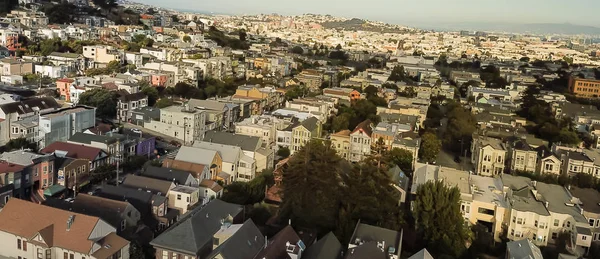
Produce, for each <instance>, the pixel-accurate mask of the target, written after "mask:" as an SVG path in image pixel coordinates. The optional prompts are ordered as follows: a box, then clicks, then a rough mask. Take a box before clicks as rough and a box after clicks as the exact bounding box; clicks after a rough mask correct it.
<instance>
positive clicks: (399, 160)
mask: <svg viewBox="0 0 600 259" xmlns="http://www.w3.org/2000/svg"><path fill="white" fill-rule="evenodd" d="M384 159H385V161H386V162H387V163H388V164H389V166H390V167H393V166H394V165H397V166H398V167H400V169H402V171H403V172H405V173H407V172H411V171H412V167H413V164H412V163H413V154H412V153H411V152H410V151H408V150H406V149H401V148H393V149H392V150H390V151H388V152H387V153H385V154H384Z"/></svg>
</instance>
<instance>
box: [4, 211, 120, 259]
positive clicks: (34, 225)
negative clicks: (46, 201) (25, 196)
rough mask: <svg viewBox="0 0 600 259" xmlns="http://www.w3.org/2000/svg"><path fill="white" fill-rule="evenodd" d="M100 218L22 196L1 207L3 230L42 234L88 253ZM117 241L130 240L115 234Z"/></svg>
mask: <svg viewBox="0 0 600 259" xmlns="http://www.w3.org/2000/svg"><path fill="white" fill-rule="evenodd" d="M40 215H43V216H40ZM70 217H73V221H72V222H73V223H72V224H71V226H70V228H68V227H67V221H68V220H69V218H70ZM99 221H100V219H99V218H97V217H91V216H87V215H83V214H78V213H73V212H70V211H64V210H60V209H55V208H52V207H48V206H44V205H39V204H36V203H32V202H28V201H24V200H20V199H10V200H9V201H8V203H7V204H6V206H4V208H3V209H2V211H0V231H3V232H7V233H11V234H14V235H17V236H20V237H24V238H27V239H29V240H31V239H33V238H34V237H35V236H37V235H38V234H40V235H41V236H42V238H43V239H44V242H46V244H47V245H48V246H51V247H61V248H66V249H68V250H72V251H76V252H79V253H82V254H86V255H87V254H89V252H90V250H91V249H92V246H93V245H94V241H93V240H90V239H89V238H90V236H92V232H93V230H94V228H95V227H96V224H98V222H99ZM115 241H119V242H118V243H119V245H123V246H124V245H126V244H127V243H128V242H127V241H123V239H122V238H116V239H115ZM123 246H121V248H122V247H123Z"/></svg>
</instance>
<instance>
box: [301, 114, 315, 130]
mask: <svg viewBox="0 0 600 259" xmlns="http://www.w3.org/2000/svg"><path fill="white" fill-rule="evenodd" d="M317 123H319V120H317V118H315V117H310V118H308V119H306V120H304V121H302V122H301V123H300V126H303V127H304V128H306V129H307V130H308V131H310V132H312V131H313V130H315V129H316V128H317V127H318V126H319V125H318V124H317Z"/></svg>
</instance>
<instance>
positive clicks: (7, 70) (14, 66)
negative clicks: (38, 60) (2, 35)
mask: <svg viewBox="0 0 600 259" xmlns="http://www.w3.org/2000/svg"><path fill="white" fill-rule="evenodd" d="M0 69H1V70H2V74H1V75H3V76H11V75H19V76H22V75H26V74H33V63H32V62H28V61H23V60H16V59H11V58H5V59H0Z"/></svg>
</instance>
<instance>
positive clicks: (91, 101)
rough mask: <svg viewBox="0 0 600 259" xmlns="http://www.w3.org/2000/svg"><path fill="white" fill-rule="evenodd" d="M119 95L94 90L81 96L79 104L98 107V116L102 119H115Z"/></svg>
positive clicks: (98, 89)
mask: <svg viewBox="0 0 600 259" xmlns="http://www.w3.org/2000/svg"><path fill="white" fill-rule="evenodd" d="M117 98H118V96H117V93H116V92H112V91H109V90H106V89H104V88H94V89H92V90H89V91H86V92H84V93H83V94H81V95H80V96H79V103H78V104H82V105H88V106H92V107H96V115H97V116H98V117H102V118H114V117H115V116H116V115H117Z"/></svg>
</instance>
